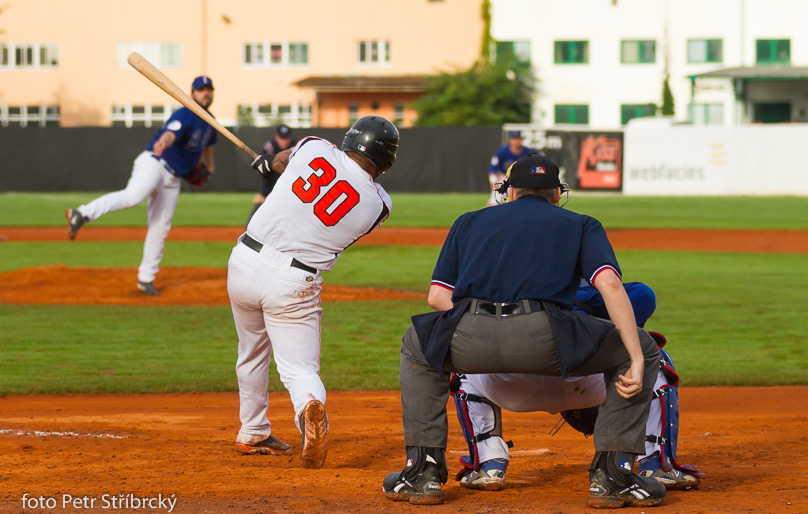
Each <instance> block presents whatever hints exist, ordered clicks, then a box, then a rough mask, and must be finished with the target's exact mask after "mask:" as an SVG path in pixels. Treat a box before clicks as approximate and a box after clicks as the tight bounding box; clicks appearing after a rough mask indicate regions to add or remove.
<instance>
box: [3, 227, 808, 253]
mask: <svg viewBox="0 0 808 514" xmlns="http://www.w3.org/2000/svg"><path fill="white" fill-rule="evenodd" d="M242 232H243V229H241V228H239V227H174V228H172V229H171V233H170V234H169V236H168V239H169V241H233V242H234V243H235V241H236V239H237V238H238V236H239V235H241V234H242ZM447 233H448V230H447V229H444V228H385V227H382V228H380V229H378V230H374V231H373V232H371V233H370V234H368V235H367V236H365V237H363V238H362V239H360V240H359V241H357V242H356V244H358V245H373V244H375V245H384V244H388V245H390V244H396V245H417V246H424V245H441V244H443V240H444V239H445V238H446V234H447ZM145 235H146V229H145V228H142V227H93V226H88V227H85V228H83V229H82V230H81V233H80V234H79V236H78V239H77V240H76V241H77V242H81V241H142V240H143V238H144V237H145ZM608 235H609V240H610V241H611V242H612V245H613V246H614V247H615V248H618V249H626V250H693V251H717V252H761V253H808V230H708V229H704V230H686V229H648V230H646V229H639V230H636V229H631V230H628V229H613V230H608ZM2 240H5V241H66V240H67V232H66V229H64V228H60V227H0V241H2Z"/></svg>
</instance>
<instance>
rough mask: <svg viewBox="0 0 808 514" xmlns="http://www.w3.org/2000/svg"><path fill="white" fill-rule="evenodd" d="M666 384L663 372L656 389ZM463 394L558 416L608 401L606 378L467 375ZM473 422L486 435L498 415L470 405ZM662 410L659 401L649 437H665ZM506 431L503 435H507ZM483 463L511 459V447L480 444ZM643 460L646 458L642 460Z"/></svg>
mask: <svg viewBox="0 0 808 514" xmlns="http://www.w3.org/2000/svg"><path fill="white" fill-rule="evenodd" d="M663 384H665V376H664V375H663V374H662V372H661V371H660V372H659V374H658V376H657V380H656V383H655V384H654V389H658V388H659V387H660V386H662V385H663ZM460 389H462V390H463V391H465V392H467V393H470V394H475V395H477V396H483V397H485V398H488V399H489V400H491V401H492V402H494V403H495V404H497V405H499V406H500V407H501V408H502V409H504V410H509V411H512V412H536V411H543V412H549V413H550V414H557V413H559V412H561V411H562V410H575V409H585V408H588V407H595V406H597V405H600V404H602V403H603V402H604V401H605V400H606V384H605V383H604V382H603V374H601V373H598V374H597V375H588V376H585V377H570V378H567V379H563V378H561V377H550V376H543V375H523V374H516V373H512V374H507V373H498V374H488V375H466V376H465V378H464V379H463V381H462V382H461V385H460ZM468 410H469V418H470V419H471V424H472V427H473V428H474V433H475V434H484V433H486V432H488V431H490V430H492V429H493V428H494V421H495V420H494V411H493V410H492V409H491V407H490V406H489V405H487V404H485V403H480V402H472V401H469V402H468ZM661 429H662V408H661V407H660V405H659V401H653V402H651V411H650V413H649V415H648V421H647V423H646V434H661V433H662V432H661ZM504 430H505V429H504V428H503V432H504ZM656 449H657V445H655V444H654V443H649V442H646V443H645V451H646V455H647V454H650V453H651V452H653V451H654V450H656ZM477 450H478V451H479V455H480V462H485V461H487V460H491V459H508V446H507V445H506V444H505V441H504V440H503V439H502V438H501V437H494V436H492V437H489V438H488V439H485V440H483V441H480V442H479V443H477ZM641 457H642V456H641Z"/></svg>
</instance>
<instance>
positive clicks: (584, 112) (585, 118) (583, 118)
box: [555, 104, 589, 125]
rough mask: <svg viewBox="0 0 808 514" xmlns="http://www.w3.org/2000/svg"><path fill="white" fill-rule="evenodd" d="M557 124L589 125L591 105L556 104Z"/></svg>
mask: <svg viewBox="0 0 808 514" xmlns="http://www.w3.org/2000/svg"><path fill="white" fill-rule="evenodd" d="M555 122H556V124H570V125H588V124H589V106H588V105H564V104H557V105H556V106H555Z"/></svg>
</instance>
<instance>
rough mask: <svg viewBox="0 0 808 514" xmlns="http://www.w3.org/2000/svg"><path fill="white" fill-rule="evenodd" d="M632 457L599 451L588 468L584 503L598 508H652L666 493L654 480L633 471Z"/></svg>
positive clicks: (625, 454) (660, 501)
mask: <svg viewBox="0 0 808 514" xmlns="http://www.w3.org/2000/svg"><path fill="white" fill-rule="evenodd" d="M633 464H634V456H633V455H631V454H627V453H620V452H598V453H597V454H596V455H595V459H594V461H593V466H592V468H593V469H590V470H589V500H588V501H587V505H589V506H590V507H595V508H598V509H619V508H620V507H653V506H655V505H659V504H660V503H662V501H663V500H664V499H665V496H667V491H666V490H665V487H663V486H662V484H660V483H659V482H657V481H656V480H652V479H648V478H644V477H641V476H639V475H636V474H634V473H633V472H632V466H633Z"/></svg>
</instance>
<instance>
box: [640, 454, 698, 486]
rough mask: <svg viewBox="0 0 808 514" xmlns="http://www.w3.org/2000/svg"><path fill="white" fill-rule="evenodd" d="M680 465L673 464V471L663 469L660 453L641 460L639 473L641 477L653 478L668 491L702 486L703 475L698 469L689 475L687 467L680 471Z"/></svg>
mask: <svg viewBox="0 0 808 514" xmlns="http://www.w3.org/2000/svg"><path fill="white" fill-rule="evenodd" d="M677 466H679V465H678V464H675V463H672V465H671V468H672V469H671V470H670V471H665V470H664V469H662V460H661V458H660V455H659V452H654V453H652V454H651V455H649V456H647V457H644V458H643V459H640V461H639V462H638V463H637V471H639V472H640V476H641V477H645V478H653V479H655V480H656V481H657V482H659V483H660V484H662V485H664V486H665V489H667V490H668V491H686V490H688V489H698V488H699V485H700V484H701V478H700V477H701V476H702V475H701V473H700V472H699V471H698V468H694V469H693V473H688V470H687V466H685V469H680V468H681V466H680V467H677Z"/></svg>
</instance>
